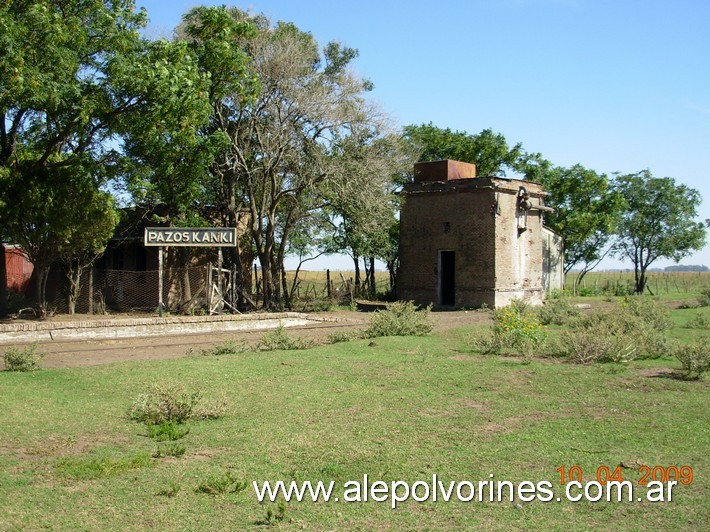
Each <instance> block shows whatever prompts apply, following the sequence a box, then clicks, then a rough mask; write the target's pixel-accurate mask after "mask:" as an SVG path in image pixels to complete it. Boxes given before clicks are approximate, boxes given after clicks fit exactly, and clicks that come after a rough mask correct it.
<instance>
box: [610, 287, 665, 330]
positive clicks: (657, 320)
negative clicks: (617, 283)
mask: <svg viewBox="0 0 710 532" xmlns="http://www.w3.org/2000/svg"><path fill="white" fill-rule="evenodd" d="M621 306H622V308H623V309H624V310H625V311H626V312H628V313H630V314H631V315H633V316H636V317H638V318H641V319H642V320H643V321H644V323H646V324H647V325H650V326H651V327H652V328H653V329H655V330H657V331H667V330H669V329H672V328H673V321H672V320H671V318H670V311H669V310H668V309H667V308H666V307H664V306H663V305H661V304H659V303H658V302H656V301H655V300H653V299H652V298H650V297H643V296H633V297H627V298H624V301H623V303H622V304H621Z"/></svg>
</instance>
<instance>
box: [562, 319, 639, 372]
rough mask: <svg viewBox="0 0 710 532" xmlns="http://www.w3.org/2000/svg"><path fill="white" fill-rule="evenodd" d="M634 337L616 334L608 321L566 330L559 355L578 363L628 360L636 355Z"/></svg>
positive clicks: (563, 333)
mask: <svg viewBox="0 0 710 532" xmlns="http://www.w3.org/2000/svg"><path fill="white" fill-rule="evenodd" d="M636 349H637V347H636V345H635V341H634V340H633V339H632V338H628V337H626V336H623V335H618V334H616V331H614V330H612V329H610V328H609V326H608V324H607V323H604V322H598V323H595V324H593V325H591V326H589V327H582V328H578V329H572V330H570V331H564V332H562V334H561V335H560V341H559V342H558V344H557V352H558V354H559V355H561V356H564V357H567V358H568V359H569V360H570V361H571V362H574V363H577V364H591V363H594V362H628V361H629V360H633V359H634V358H635V357H636Z"/></svg>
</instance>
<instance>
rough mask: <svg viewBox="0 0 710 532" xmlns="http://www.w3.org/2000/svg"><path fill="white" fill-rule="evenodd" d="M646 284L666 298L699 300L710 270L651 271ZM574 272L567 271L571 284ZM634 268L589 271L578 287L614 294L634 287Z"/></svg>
mask: <svg viewBox="0 0 710 532" xmlns="http://www.w3.org/2000/svg"><path fill="white" fill-rule="evenodd" d="M646 276H647V279H648V281H647V286H648V288H649V289H650V290H651V292H653V294H654V295H656V296H658V297H660V298H661V299H663V300H668V299H688V301H690V302H693V303H696V302H697V300H696V298H697V296H698V294H699V293H700V290H702V289H703V288H706V287H708V286H710V272H649V273H647V275H646ZM576 277H577V274H576V273H575V272H571V273H569V274H568V275H567V279H566V285H567V286H568V287H569V288H570V290H571V287H572V282H573V281H574V279H575V278H576ZM633 288H634V272H633V271H616V272H614V271H609V272H596V271H594V272H589V273H587V274H586V275H585V276H584V279H582V283H581V284H580V286H579V290H582V291H587V292H590V293H595V294H597V295H603V294H609V293H611V294H614V293H615V291H623V290H626V291H628V292H631V291H633Z"/></svg>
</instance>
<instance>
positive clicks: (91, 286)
mask: <svg viewBox="0 0 710 532" xmlns="http://www.w3.org/2000/svg"><path fill="white" fill-rule="evenodd" d="M87 282H88V285H89V308H88V312H89V314H93V313H94V264H93V263H91V265H90V266H89V279H88V281H87Z"/></svg>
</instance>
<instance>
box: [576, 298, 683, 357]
mask: <svg viewBox="0 0 710 532" xmlns="http://www.w3.org/2000/svg"><path fill="white" fill-rule="evenodd" d="M641 299H642V298H632V299H631V301H630V302H624V303H622V304H621V305H619V306H616V307H613V308H612V309H609V310H598V311H596V312H593V313H591V314H587V315H585V316H582V317H580V318H578V319H576V320H574V321H572V322H571V324H570V325H571V326H572V327H573V328H574V329H591V330H592V332H593V334H598V335H606V336H612V337H614V340H613V341H614V342H615V343H616V347H614V349H615V350H616V351H615V353H610V354H609V356H604V357H601V359H600V361H619V360H632V359H634V358H643V357H659V356H663V355H665V354H667V353H668V352H669V351H670V346H669V345H670V344H669V340H668V339H667V338H666V336H665V335H664V334H663V331H664V329H665V328H667V327H668V325H672V322H671V321H670V320H669V319H668V311H667V309H665V308H663V307H661V306H659V305H657V304H656V303H655V302H654V301H652V300H647V302H645V303H639V301H640V300H641ZM627 342H628V343H629V344H630V345H633V346H634V349H632V350H629V349H627ZM563 351H565V350H564V349H563Z"/></svg>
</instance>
